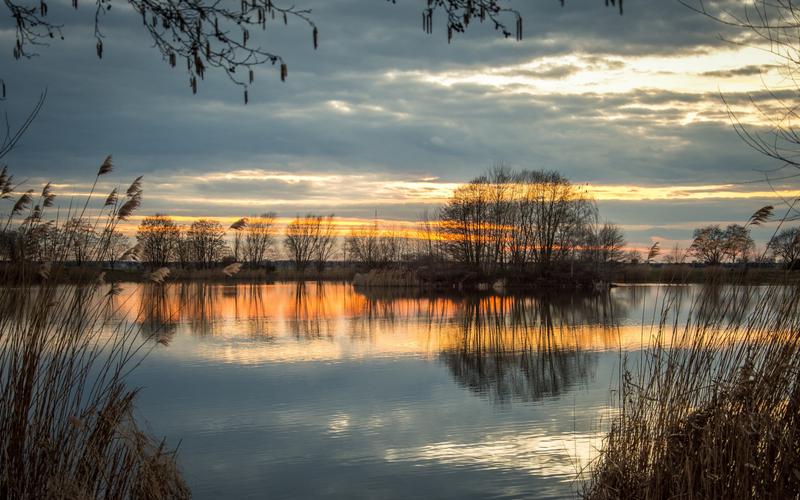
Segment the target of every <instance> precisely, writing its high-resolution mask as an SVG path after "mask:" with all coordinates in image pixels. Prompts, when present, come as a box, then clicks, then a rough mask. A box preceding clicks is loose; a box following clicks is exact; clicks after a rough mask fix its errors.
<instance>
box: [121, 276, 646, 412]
mask: <svg viewBox="0 0 800 500" xmlns="http://www.w3.org/2000/svg"><path fill="white" fill-rule="evenodd" d="M644 297H645V293H642V292H641V291H640V290H637V289H635V288H631V289H626V290H620V291H617V292H616V293H606V294H600V295H569V296H558V295H556V296H553V297H548V296H541V295H538V296H537V295H532V296H502V295H482V296H464V295H451V296H441V295H438V296H437V295H430V294H425V293H421V292H418V291H416V292H415V291H397V290H372V291H366V290H354V289H353V288H352V287H351V286H349V285H346V284H331V283H324V284H323V283H306V284H296V283H284V284H274V285H253V284H241V285H225V286H222V285H209V284H205V283H182V284H172V285H167V286H159V285H143V286H138V287H128V289H127V292H126V293H124V294H123V295H122V296H120V297H119V299H118V300H119V304H118V308H119V310H121V311H122V315H123V316H125V317H126V319H129V320H133V321H136V322H138V323H139V324H140V325H141V327H142V332H143V334H144V335H146V336H148V337H149V336H152V337H153V338H154V339H155V340H156V341H158V342H161V343H164V344H167V343H170V342H172V341H173V339H174V338H175V337H176V335H178V334H179V332H181V333H183V334H185V335H186V336H187V337H188V338H192V337H194V338H206V339H208V341H204V342H203V343H202V345H201V346H200V347H201V348H200V349H198V348H197V346H192V347H191V352H190V353H188V354H189V355H193V356H206V357H209V356H210V357H211V358H214V359H217V360H224V361H227V362H237V363H245V364H252V363H269V362H286V361H300V360H310V359H323V360H331V361H333V360H342V359H347V358H359V357H360V358H364V357H374V356H393V357H396V356H404V355H413V356H424V357H428V358H431V359H435V360H438V361H439V362H441V363H442V364H443V365H444V366H446V367H447V369H448V371H449V372H450V373H451V375H452V377H453V379H454V380H455V381H456V382H457V383H458V384H459V385H460V386H462V387H464V388H467V389H468V390H469V391H471V392H473V393H475V394H478V395H481V396H483V397H487V398H488V399H490V400H492V401H494V402H498V403H502V402H508V401H511V400H514V399H516V400H520V401H528V402H530V401H536V400H539V399H541V398H543V397H550V396H557V395H559V394H561V393H562V392H563V391H564V390H565V389H567V388H570V387H574V386H580V385H581V384H585V383H586V381H587V380H591V379H592V378H593V377H594V374H595V372H596V364H597V359H596V357H597V355H596V352H597V349H598V348H600V349H606V348H613V347H616V346H618V345H619V340H620V332H621V329H620V325H619V321H618V318H626V317H629V316H630V311H631V310H632V309H636V308H637V307H639V306H640V304H641V303H642V301H643V300H644ZM187 342H189V341H188V340H187V339H184V340H183V343H184V344H186V343H187ZM174 348H175V349H176V350H178V349H182V348H181V347H180V346H176V347H174ZM183 349H189V346H184V348H183ZM183 353H184V354H187V352H186V351H184V352H183Z"/></svg>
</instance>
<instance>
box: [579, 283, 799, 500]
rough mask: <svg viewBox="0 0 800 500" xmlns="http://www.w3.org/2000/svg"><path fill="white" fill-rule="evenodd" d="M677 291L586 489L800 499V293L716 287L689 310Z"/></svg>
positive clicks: (628, 377)
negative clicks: (799, 308) (681, 311)
mask: <svg viewBox="0 0 800 500" xmlns="http://www.w3.org/2000/svg"><path fill="white" fill-rule="evenodd" d="M677 294H678V292H673V293H667V294H666V295H665V296H664V298H663V300H662V303H661V314H660V319H657V320H656V321H655V324H653V325H652V326H651V327H650V328H651V331H650V332H647V329H646V328H645V331H644V332H643V333H644V334H645V335H648V334H649V335H650V336H651V339H652V340H651V343H650V345H649V346H648V347H647V349H646V350H645V351H644V352H643V354H642V356H641V358H640V359H639V360H638V362H633V361H631V362H628V363H626V364H625V368H624V370H623V375H622V380H621V382H620V393H619V397H620V404H619V410H620V413H619V415H618V416H617V417H616V418H615V420H614V422H613V425H612V428H611V431H610V433H609V434H608V436H607V438H606V440H605V442H604V446H603V448H602V450H601V455H600V457H599V459H598V460H597V462H596V463H595V464H593V466H592V477H591V480H590V482H589V484H588V486H587V489H586V491H585V496H586V497H588V498H593V499H606V498H609V499H610V498H634V499H636V498H642V499H661V498H686V499H692V498H731V499H739V498H742V499H744V498H748V499H749V498H796V497H797V496H798V495H800V311H799V310H798V306H800V288H799V287H797V286H789V287H779V286H771V287H766V288H763V287H762V288H758V287H741V286H723V287H721V286H719V285H716V284H714V283H710V284H708V285H707V286H706V287H704V289H703V292H702V293H700V295H699V296H698V297H697V299H696V300H695V301H694V302H693V303H691V304H690V305H689V310H688V311H687V310H686V307H685V304H681V301H680V300H679V299H678V297H677ZM743 303H744V304H747V307H746V308H743V307H742V304H743ZM681 309H683V313H685V314H683V315H681V314H678V311H680V310H681ZM745 310H746V311H749V312H747V313H745ZM680 317H683V318H685V319H675V318H680Z"/></svg>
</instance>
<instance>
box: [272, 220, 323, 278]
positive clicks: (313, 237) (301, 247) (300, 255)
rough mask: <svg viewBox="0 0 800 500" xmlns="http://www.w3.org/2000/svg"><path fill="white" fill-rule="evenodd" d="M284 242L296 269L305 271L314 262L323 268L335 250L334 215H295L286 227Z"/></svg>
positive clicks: (319, 267)
mask: <svg viewBox="0 0 800 500" xmlns="http://www.w3.org/2000/svg"><path fill="white" fill-rule="evenodd" d="M283 244H284V247H285V248H286V252H287V253H288V254H289V258H290V259H291V260H292V261H293V262H294V266H295V269H296V270H298V271H300V272H302V271H305V270H306V269H307V268H308V266H309V264H311V263H312V262H314V263H316V265H317V268H318V269H320V270H321V269H322V268H324V266H325V262H327V260H328V259H329V258H330V256H331V254H332V252H333V244H334V234H333V215H328V216H322V215H314V214H308V215H306V216H304V217H300V216H298V217H295V219H294V220H293V221H291V222H290V223H289V224H288V226H287V227H286V238H285V239H284V240H283Z"/></svg>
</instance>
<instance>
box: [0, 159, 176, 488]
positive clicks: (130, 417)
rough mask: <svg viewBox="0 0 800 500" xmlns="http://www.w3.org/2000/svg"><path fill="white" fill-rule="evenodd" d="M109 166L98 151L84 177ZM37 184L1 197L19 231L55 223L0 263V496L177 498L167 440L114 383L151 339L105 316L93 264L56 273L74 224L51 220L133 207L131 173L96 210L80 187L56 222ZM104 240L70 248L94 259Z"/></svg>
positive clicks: (110, 223)
mask: <svg viewBox="0 0 800 500" xmlns="http://www.w3.org/2000/svg"><path fill="white" fill-rule="evenodd" d="M111 169H112V164H111V158H110V157H109V158H108V159H106V161H105V162H103V164H102V166H101V168H100V170H99V172H98V174H97V178H96V180H95V186H96V185H97V179H98V178H100V177H101V176H102V175H106V174H107V173H109V172H110V171H111ZM0 180H1V181H2V182H3V183H5V184H7V186H6V187H8V189H3V193H4V197H5V198H11V193H13V192H15V191H16V186H15V185H13V184H12V181H11V178H10V176H8V175H7V174H6V172H5V171H3V175H2V176H0ZM49 186H50V185H49V184H48V185H47V186H45V188H44V190H43V191H42V196H41V199H40V200H36V199H35V198H34V196H33V195H32V192H31V191H29V192H26V193H25V194H24V195H22V196H20V197H19V198H16V199H11V201H12V202H13V207H12V208H11V215H10V216H9V218H8V221H7V222H6V224H5V227H4V228H3V232H4V233H5V234H11V235H12V236H14V237H15V238H19V239H21V240H23V241H24V238H23V237H24V236H26V235H27V234H28V233H30V232H33V231H39V230H41V229H42V228H46V229H48V230H50V229H53V228H56V229H58V231H52V233H53V234H54V235H57V236H53V238H54V239H53V240H48V241H47V243H50V244H52V245H51V247H50V248H51V250H50V251H49V253H48V254H47V260H38V261H30V260H28V261H27V262H26V263H25V265H21V266H17V267H16V269H15V270H14V271H13V275H11V274H7V273H6V271H0V280H2V282H3V283H4V286H2V287H0V498H13V499H39V498H70V499H73V498H145V499H147V498H153V499H156V498H159V499H161V498H178V499H180V498H187V497H189V490H188V488H187V487H186V484H185V482H184V481H183V478H182V476H181V474H180V471H179V469H178V467H177V463H176V456H175V453H174V451H173V450H170V449H168V448H167V447H166V446H165V444H164V443H163V442H160V441H158V440H155V439H153V438H152V437H151V436H150V435H149V434H147V433H146V432H143V431H142V429H141V428H140V426H139V425H138V424H137V422H136V419H135V418H134V413H133V412H134V402H135V398H136V394H137V390H136V389H132V388H129V387H128V386H127V384H126V376H127V374H128V373H129V372H130V371H131V370H132V369H133V368H135V366H136V365H137V364H138V362H139V361H140V360H141V358H142V356H143V355H144V354H145V353H146V352H147V350H148V349H150V348H152V346H153V345H155V344H154V343H153V342H150V341H149V339H147V338H145V339H143V338H142V337H141V336H140V335H139V333H140V332H139V328H138V327H137V326H135V324H134V323H124V322H123V323H121V322H118V321H113V320H112V318H114V316H115V314H116V313H117V312H118V311H117V310H116V309H115V307H118V306H115V301H114V300H113V298H114V297H115V296H116V295H117V294H118V293H119V288H118V287H117V286H114V285H107V284H105V283H104V281H103V279H102V275H99V276H89V275H87V276H86V281H84V282H82V283H81V284H80V285H74V286H72V285H71V286H61V285H58V283H59V282H61V281H62V279H61V274H62V273H64V272H65V268H66V267H65V264H66V263H67V262H68V260H69V259H70V258H71V256H72V255H74V252H75V247H74V245H76V244H77V243H76V242H77V241H78V240H79V239H80V234H79V233H77V231H80V229H79V228H78V227H77V225H74V224H73V225H72V227H73V229H70V226H69V225H68V224H65V223H63V221H64V220H67V221H70V220H75V219H76V218H78V219H80V220H91V221H92V222H91V223H92V224H94V225H95V227H96V228H99V229H100V231H99V233H100V234H102V235H106V234H111V233H112V232H113V231H114V230H115V227H116V225H117V224H118V223H119V222H120V221H123V220H125V219H126V218H128V217H129V216H130V215H131V214H132V213H133V211H134V210H135V209H136V208H137V207H138V205H139V200H140V197H141V188H140V179H137V180H136V181H135V182H134V183H133V184H132V185H131V187H130V188H129V189H128V191H127V193H126V196H125V197H117V196H111V195H110V196H109V197H108V198H107V199H106V201H105V203H104V204H103V207H102V208H101V209H99V213H100V215H99V216H97V215H95V214H96V213H97V211H93V210H95V209H93V208H92V207H91V206H90V201H91V195H90V197H89V199H87V200H86V203H85V205H84V206H83V208H82V209H80V208H79V209H78V210H77V211H74V212H72V211H71V213H69V214H68V217H66V218H65V219H64V218H62V219H61V221H62V222H59V219H58V218H54V219H51V220H48V218H47V213H46V212H47V210H46V209H47V208H48V207H50V206H52V205H53V199H54V194H53V193H52V192H51V191H50V187H49ZM92 192H94V187H93V188H92ZM115 193H116V190H114V191H113V192H112V195H114V194H115ZM112 198H113V199H112ZM37 201H38V203H37ZM90 213H92V214H93V215H92V217H91V218H89V214H90ZM62 215H63V213H62ZM108 244H109V239H107V238H104V237H101V238H99V239H97V240H96V241H94V242H93V243H92V244H91V246H89V245H84V246H82V247H81V249H80V250H81V252H83V255H85V257H86V259H87V260H89V259H94V260H100V259H102V257H103V256H104V255H106V254H107V251H108V248H107V245H108ZM11 267H13V266H11ZM4 269H6V267H4ZM11 272H12V271H8V273H11Z"/></svg>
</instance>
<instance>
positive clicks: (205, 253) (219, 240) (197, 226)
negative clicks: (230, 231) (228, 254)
mask: <svg viewBox="0 0 800 500" xmlns="http://www.w3.org/2000/svg"><path fill="white" fill-rule="evenodd" d="M186 241H187V244H188V246H189V249H190V251H191V255H192V257H193V259H192V260H193V261H194V262H195V263H197V264H198V265H200V266H201V267H204V268H210V267H212V265H213V264H214V263H216V262H219V261H220V260H222V257H223V256H224V255H225V250H226V245H225V229H224V228H223V227H222V224H220V223H219V222H217V221H215V220H213V219H198V220H196V221H194V222H192V225H191V226H189V230H188V231H186Z"/></svg>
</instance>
